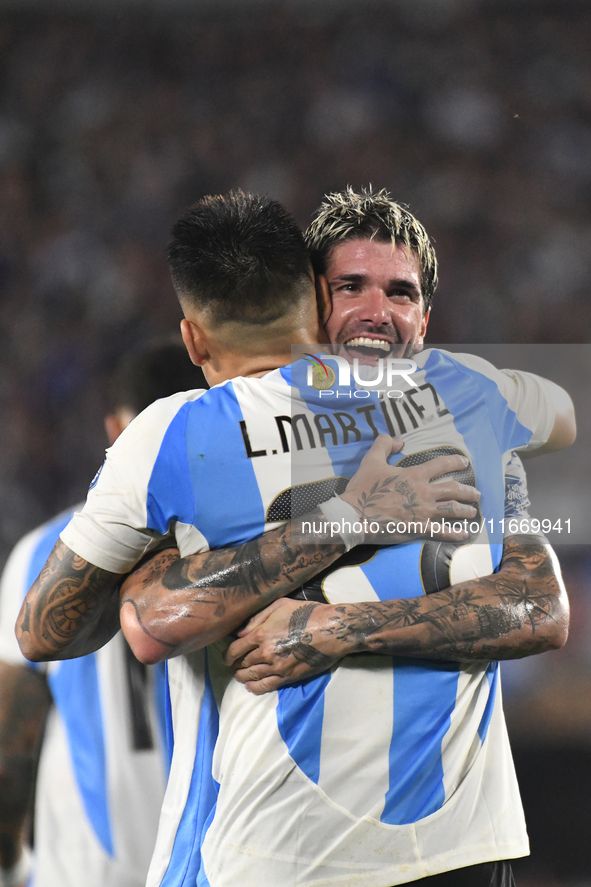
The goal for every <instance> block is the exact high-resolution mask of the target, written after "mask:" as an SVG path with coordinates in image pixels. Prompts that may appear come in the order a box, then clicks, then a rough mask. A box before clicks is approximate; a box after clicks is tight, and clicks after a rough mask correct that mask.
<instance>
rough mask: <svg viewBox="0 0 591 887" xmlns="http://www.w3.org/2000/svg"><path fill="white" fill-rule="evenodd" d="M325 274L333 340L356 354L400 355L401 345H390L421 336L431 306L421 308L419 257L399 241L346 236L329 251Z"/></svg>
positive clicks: (417, 341) (328, 327) (413, 341)
mask: <svg viewBox="0 0 591 887" xmlns="http://www.w3.org/2000/svg"><path fill="white" fill-rule="evenodd" d="M326 279H327V281H328V286H329V289H330V292H331V296H332V314H331V315H330V318H329V320H328V323H327V324H326V332H327V334H328V336H329V339H330V341H331V342H333V343H337V344H344V345H347V350H353V351H354V353H355V356H358V357H359V358H360V359H361V358H363V357H365V358H372V357H374V358H375V357H380V356H382V357H384V356H386V354H393V353H397V354H399V355H400V354H402V353H403V352H404V350H405V349H401V348H393V347H392V346H396V345H398V346H400V345H402V346H406V345H409V344H420V343H422V342H423V338H424V336H425V331H426V329H427V323H428V321H429V312H428V311H427V313H424V302H423V296H422V293H421V273H420V268H419V263H418V261H417V258H416V256H415V255H414V253H412V252H409V251H408V250H407V249H406V247H405V246H404V245H403V244H399V243H397V244H396V245H395V246H394V247H392V244H391V242H389V241H388V242H387V243H384V242H382V241H378V240H375V239H373V240H370V239H368V238H363V239H357V238H354V239H349V240H345V241H343V242H342V243H339V244H337V245H336V246H335V247H333V249H332V250H331V251H330V254H329V256H328V262H327V266H326ZM361 362H363V360H362V361H361Z"/></svg>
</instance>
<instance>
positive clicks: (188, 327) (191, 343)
mask: <svg viewBox="0 0 591 887" xmlns="http://www.w3.org/2000/svg"><path fill="white" fill-rule="evenodd" d="M181 336H182V337H183V342H184V343H185V348H186V349H187V351H188V352H189V357H190V358H191V360H192V362H193V363H194V364H195V366H198V367H200V366H203V364H204V363H207V361H208V360H209V357H210V354H209V348H208V347H207V337H206V335H205V333H204V331H203V329H202V328H201V327H200V326H199V324H197V323H195V321H194V320H187V318H186V317H184V318H183V319H182V320H181Z"/></svg>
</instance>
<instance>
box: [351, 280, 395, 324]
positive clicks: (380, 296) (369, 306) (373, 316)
mask: <svg viewBox="0 0 591 887" xmlns="http://www.w3.org/2000/svg"><path fill="white" fill-rule="evenodd" d="M357 317H358V319H359V320H364V321H369V322H370V323H373V324H375V325H376V326H379V325H380V324H382V323H387V322H388V321H389V320H390V302H389V299H388V297H387V295H386V293H385V292H384V290H383V289H381V288H380V287H379V286H373V287H370V288H368V289H366V290H365V292H364V293H363V296H362V299H361V303H360V305H359V309H358V313H357Z"/></svg>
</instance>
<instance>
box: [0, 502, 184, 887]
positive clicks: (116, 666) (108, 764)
mask: <svg viewBox="0 0 591 887" xmlns="http://www.w3.org/2000/svg"><path fill="white" fill-rule="evenodd" d="M79 507H81V506H79ZM73 513H74V509H72V510H69V511H67V512H64V513H62V514H60V515H58V516H57V517H56V518H55V519H54V520H52V521H50V522H49V523H47V524H44V525H43V526H41V527H39V528H38V529H37V530H34V531H33V532H31V533H29V534H28V535H27V536H25V537H24V538H23V539H22V540H21V541H20V542H19V543H18V544H17V545H16V546H15V548H14V550H13V552H12V553H11V555H10V557H9V559H8V561H7V564H6V567H5V570H4V573H3V575H2V582H1V586H0V659H3V660H4V661H7V662H10V663H12V664H14V665H26V666H29V667H32V668H33V667H35V668H38V669H42V670H43V672H44V673H45V674H46V676H47V680H48V683H49V687H50V690H51V695H52V698H53V703H54V704H53V706H52V708H51V710H50V713H49V716H48V719H47V723H46V727H45V732H44V737H43V744H42V749H41V758H40V762H39V771H38V777H37V786H36V794H35V864H34V872H33V876H32V878H31V880H30V882H29V885H30V887H80V885H81V884H83V885H84V887H105V885H107V884H108V885H109V887H143V885H144V884H145V880H146V874H147V871H148V866H149V863H150V858H151V856H152V852H153V849H154V843H155V840H156V832H157V828H158V818H159V814H160V807H161V804H162V798H163V795H164V788H165V782H166V774H167V771H168V764H169V761H168V753H167V752H166V750H165V743H164V729H165V712H164V709H165V677H164V670H163V668H162V667H161V666H156V667H150V668H148V669H146V668H145V667H144V666H142V665H140V663H139V662H137V660H135V658H134V657H133V656H132V655H131V651H130V650H129V647H128V645H127V644H126V643H125V640H124V638H123V636H122V634H121V633H119V634H118V635H117V636H116V637H114V638H113V639H112V640H111V641H110V642H109V643H108V644H106V645H105V646H104V647H103V648H102V649H101V650H99V651H98V652H97V653H93V654H91V655H90V656H84V657H82V658H80V659H70V660H66V661H63V662H51V663H44V664H42V665H36V664H35V665H34V664H33V663H31V662H28V661H27V660H26V659H24V657H23V656H22V654H21V653H20V650H19V648H18V644H17V642H16V638H15V635H14V624H15V621H16V617H17V614H18V612H19V610H20V607H21V604H22V600H23V597H24V596H25V594H26V592H27V591H28V589H29V587H30V586H31V584H32V583H33V581H34V580H35V579H36V577H37V575H38V573H39V572H40V570H41V567H42V566H43V565H44V563H45V561H46V559H47V557H48V555H49V553H50V551H51V549H52V548H53V546H54V544H55V542H56V541H57V539H58V536H59V534H60V532H61V530H62V529H63V528H64V527H65V526H66V525H67V524H68V522H69V521H70V519H71V517H72V514H73Z"/></svg>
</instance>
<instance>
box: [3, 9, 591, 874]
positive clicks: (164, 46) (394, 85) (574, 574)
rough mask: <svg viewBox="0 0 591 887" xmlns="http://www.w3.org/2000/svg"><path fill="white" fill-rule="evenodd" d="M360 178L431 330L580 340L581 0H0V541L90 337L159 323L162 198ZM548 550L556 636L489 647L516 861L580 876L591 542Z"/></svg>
mask: <svg viewBox="0 0 591 887" xmlns="http://www.w3.org/2000/svg"><path fill="white" fill-rule="evenodd" d="M369 182H371V183H373V184H374V185H376V186H385V187H387V188H389V189H390V190H391V191H392V193H393V195H394V196H395V197H396V198H397V199H399V200H402V201H403V202H405V203H407V204H409V205H410V208H411V210H413V211H414V212H415V213H416V214H417V215H418V216H419V218H420V219H421V220H422V221H423V222H424V223H425V225H426V227H427V229H428V230H429V232H430V233H431V235H432V236H433V238H434V240H435V242H436V247H437V251H438V255H439V259H440V264H441V283H440V287H439V290H438V292H437V295H436V302H435V310H434V313H433V317H432V320H431V325H430V341H431V342H438V343H445V342H455V343H466V344H469V343H481V342H507V343H517V342H526V343H579V344H580V343H588V342H589V336H590V333H591V300H590V299H589V283H590V279H591V3H589V2H569V0H559V2H543V0H506V2H493V0H489V2H486V0H480V2H477V0H390V2H386V0H382V2H378V0H375V2H364V3H358V2H357V3H353V2H351V3H349V2H345V0H332V2H323V0H315V2H312V0H309V2H308V0H291V2H274V3H268V2H264V0H259V2H249V0H234V2H228V0H217V2H202V0H191V2H174V0H160V2H156V0H152V2H141V0H136V2H125V0H117V2H110V0H70V2H59V0H52V2H51V3H49V2H39V0H14V2H7V0H2V2H0V288H1V289H0V408H1V415H2V422H1V423H0V503H1V508H0V560H1V562H3V561H4V558H5V557H6V555H7V554H8V551H9V550H10V548H11V546H12V545H13V544H14V543H15V542H16V541H17V539H18V538H19V537H20V536H21V535H22V533H24V532H25V531H27V530H28V529H30V528H31V527H33V526H34V525H36V524H37V523H39V522H40V521H41V520H43V519H45V518H47V517H49V516H50V515H52V514H54V513H55V512H56V511H57V510H58V509H60V508H62V507H65V506H67V505H70V504H71V503H72V502H75V501H77V500H79V499H80V498H81V496H82V495H83V493H84V491H85V489H86V486H87V484H88V481H89V480H90V478H91V477H92V476H93V475H94V473H95V471H96V468H97V467H98V465H99V464H100V462H101V461H102V450H103V433H102V425H101V417H102V414H103V411H104V388H105V380H106V378H107V376H108V373H109V369H110V367H111V366H112V365H113V363H114V361H116V360H117V359H118V358H119V357H120V356H121V355H122V354H123V353H124V352H125V350H126V349H128V348H129V347H130V346H132V345H133V344H135V343H136V342H138V341H141V340H143V339H145V338H147V337H150V336H154V335H158V334H161V333H163V332H168V331H173V330H176V329H177V326H178V321H179V319H180V314H179V309H178V307H177V304H176V301H175V298H174V296H173V292H172V288H171V286H170V283H169V280H168V275H167V270H166V266H165V261H164V257H163V249H164V245H165V243H166V240H167V235H168V230H169V227H170V224H171V222H172V220H174V218H175V217H176V215H178V213H179V212H180V211H181V210H182V209H183V208H184V207H185V206H186V205H187V204H189V203H190V202H191V201H193V200H194V199H196V198H197V197H199V196H200V195H202V194H203V193H208V192H212V191H224V190H227V189H228V188H231V187H237V186H239V187H242V188H245V189H250V190H256V191H262V192H266V193H269V194H271V195H272V196H275V197H277V198H278V199H280V200H282V201H284V202H285V203H286V205H287V206H288V207H289V209H290V210H291V211H292V212H293V213H294V214H295V216H296V218H297V219H298V220H299V222H300V223H301V224H302V225H303V226H305V225H306V224H307V223H308V220H309V218H310V214H311V212H312V210H313V209H314V207H315V206H316V205H317V204H318V202H319V200H320V198H321V196H322V194H323V193H324V192H325V191H326V190H328V189H331V188H340V187H342V186H343V185H344V184H346V183H351V184H352V185H354V186H356V187H359V186H360V185H364V184H368V183H369ZM582 405H583V412H584V407H585V403H584V402H583V404H582ZM578 406H579V412H580V413H581V403H579V404H578ZM579 453H581V451H579ZM579 458H580V456H579ZM534 505H535V502H534ZM561 556H562V557H563V562H564V565H565V572H566V575H567V579H568V586H569V590H570V592H571V599H572V604H573V627H572V638H571V640H570V641H569V644H568V645H567V647H566V648H565V649H564V651H561V652H560V653H558V654H550V655H547V656H543V657H536V658H534V659H531V660H527V661H524V662H522V663H518V664H511V665H510V666H509V667H508V668H507V669H506V670H505V671H506V686H507V694H506V695H507V708H508V714H509V720H510V724H511V730H512V734H513V738H514V745H515V752H516V759H517V764H518V768H519V772H520V777H521V780H522V786H523V791H524V797H525V803H526V808H527V809H526V812H527V815H528V821H529V824H530V834H531V838H532V847H533V851H534V856H533V858H532V860H531V861H527V862H523V863H521V864H519V866H518V872H519V873H520V880H519V884H520V887H564V885H569V887H584V885H591V848H590V845H589V840H588V834H589V828H590V826H591V801H590V796H591V791H590V789H591V631H590V628H591V603H590V595H589V577H590V573H591V558H590V554H589V550H588V549H587V548H586V547H583V546H571V547H563V548H562V549H561Z"/></svg>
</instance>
